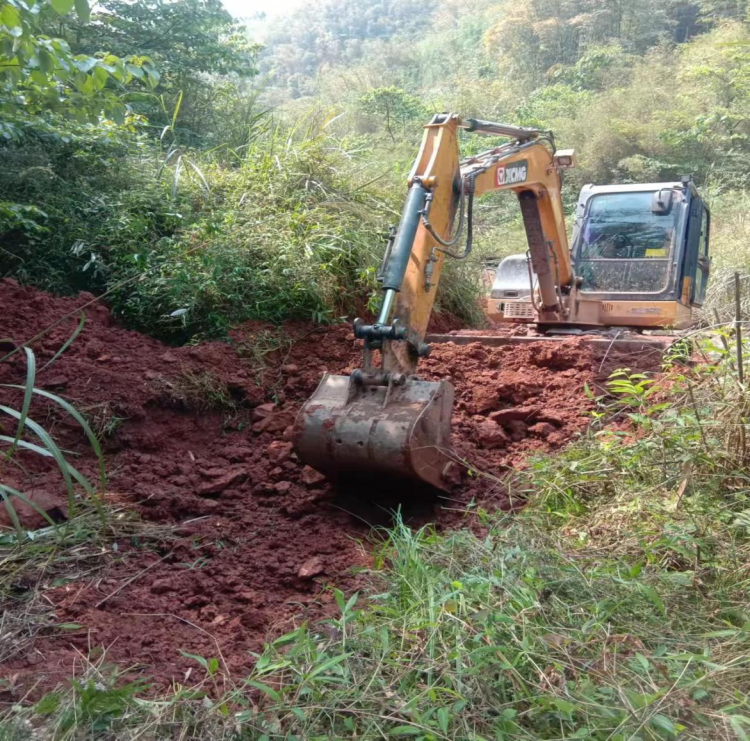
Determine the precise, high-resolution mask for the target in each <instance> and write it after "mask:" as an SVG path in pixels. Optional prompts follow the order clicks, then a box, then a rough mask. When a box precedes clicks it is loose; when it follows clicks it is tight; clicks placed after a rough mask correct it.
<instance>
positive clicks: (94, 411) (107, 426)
mask: <svg viewBox="0 0 750 741" xmlns="http://www.w3.org/2000/svg"><path fill="white" fill-rule="evenodd" d="M79 410H80V412H81V414H82V415H83V417H84V419H86V421H87V422H88V424H89V426H90V427H91V429H92V430H93V432H94V434H95V435H96V437H97V438H98V439H99V440H107V439H109V438H111V437H112V436H113V435H114V434H115V432H117V430H118V429H119V428H120V427H121V425H122V423H123V422H125V421H126V420H127V417H121V416H119V414H118V413H117V410H116V409H115V408H114V407H113V405H112V404H111V403H110V402H108V401H104V402H101V403H100V404H93V405H91V406H83V407H81V406H79Z"/></svg>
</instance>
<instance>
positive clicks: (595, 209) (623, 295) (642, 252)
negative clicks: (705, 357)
mask: <svg viewBox="0 0 750 741" xmlns="http://www.w3.org/2000/svg"><path fill="white" fill-rule="evenodd" d="M709 227H710V212H709V210H708V208H707V207H706V205H705V203H704V202H703V199H702V198H701V197H700V195H699V193H698V191H697V190H696V188H695V186H694V185H693V183H692V182H691V181H689V180H685V181H682V182H672V183H649V184H636V185H608V186H602V185H587V186H585V187H584V188H583V190H582V191H581V195H580V198H579V200H578V206H577V209H576V222H575V229H574V232H573V241H572V259H573V265H574V267H575V272H576V275H577V276H578V277H579V280H580V287H579V291H580V293H579V295H580V299H581V301H582V302H592V301H594V302H600V303H601V304H602V306H603V309H604V311H602V318H603V319H604V321H602V324H604V325H605V326H607V325H608V326H634V327H649V326H650V327H673V328H676V329H681V328H684V327H687V326H690V325H691V324H692V323H693V316H692V309H693V308H694V307H699V306H701V305H702V304H703V302H704V300H705V295H706V285H707V282H708V274H709V271H710V265H711V260H710V256H709Z"/></svg>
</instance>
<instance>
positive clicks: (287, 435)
mask: <svg viewBox="0 0 750 741" xmlns="http://www.w3.org/2000/svg"><path fill="white" fill-rule="evenodd" d="M281 437H283V438H284V440H294V425H289V427H286V428H285V429H284V432H283V433H282V435H281Z"/></svg>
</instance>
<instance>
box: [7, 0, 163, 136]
mask: <svg viewBox="0 0 750 741" xmlns="http://www.w3.org/2000/svg"><path fill="white" fill-rule="evenodd" d="M73 5H74V2H73V0H70V2H68V0H32V1H31V2H28V3H26V2H23V1H22V0H3V1H2V3H0V111H2V112H3V114H4V115H5V117H6V122H5V123H4V124H0V134H1V135H2V136H3V137H4V138H6V139H8V138H13V137H15V136H18V135H19V133H20V132H19V126H18V119H24V118H27V117H29V116H31V117H34V116H42V115H49V114H63V115H65V116H69V117H72V118H75V119H76V120H78V121H81V122H92V121H96V120H97V119H98V118H99V116H100V115H104V116H106V117H109V118H114V119H116V120H119V121H123V120H124V118H125V114H126V112H127V108H126V105H125V103H124V101H123V99H122V92H123V91H124V89H125V86H126V85H127V84H128V83H129V82H131V81H132V80H134V79H137V80H140V81H142V82H143V83H145V85H146V87H147V89H148V88H151V89H152V88H153V87H154V86H155V85H156V84H157V83H158V81H159V73H158V72H157V71H156V68H155V67H154V66H153V64H152V62H151V60H150V59H149V58H148V57H144V56H140V57H136V56H133V55H126V56H123V57H122V58H120V57H117V56H115V55H113V54H110V53H106V54H98V53H93V52H92V53H90V54H77V53H74V52H73V51H71V48H70V46H69V45H68V43H67V42H66V41H65V40H64V39H61V38H55V37H52V36H49V35H47V34H46V33H45V26H49V25H52V23H53V21H56V20H57V18H58V16H62V15H64V14H66V13H69V12H70V11H71V10H72V9H73ZM75 7H76V12H77V14H78V17H79V20H87V19H88V17H89V8H88V2H87V0H76V2H75ZM98 51H99V50H98V49H97V52H98Z"/></svg>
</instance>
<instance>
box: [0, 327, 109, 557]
mask: <svg viewBox="0 0 750 741" xmlns="http://www.w3.org/2000/svg"><path fill="white" fill-rule="evenodd" d="M84 321H85V319H84V317H82V318H81V323H80V324H79V327H78V329H77V330H76V331H75V332H74V334H73V335H72V336H71V338H70V339H69V340H68V341H67V342H66V343H65V344H64V345H63V346H62V347H61V348H60V350H59V351H58V352H57V353H56V354H55V355H54V356H53V357H52V358H51V359H50V360H49V361H48V362H47V363H46V364H45V365H44V367H43V368H41V369H40V370H44V369H45V368H47V367H49V366H50V365H51V364H52V363H53V362H54V361H55V360H56V359H57V357H59V355H61V354H62V353H63V352H64V351H65V350H66V349H67V347H68V346H69V345H70V343H71V342H72V341H73V340H74V339H75V337H76V336H77V335H78V333H79V332H80V330H81V329H82V327H83V323H84ZM7 342H10V341H9V340H8V341H7ZM23 352H24V355H25V358H26V378H25V381H24V383H23V384H22V385H21V384H8V383H6V384H0V387H2V388H4V389H5V390H6V392H11V394H12V393H13V392H15V394H16V395H18V394H19V392H22V394H23V397H22V402H21V403H20V404H15V405H13V406H9V405H8V404H0V414H2V415H3V416H4V417H6V418H10V420H12V427H14V428H15V431H14V432H13V434H1V435H0V448H2V453H0V455H1V456H2V457H1V458H0V474H2V478H3V483H0V497H2V503H3V508H4V510H5V511H6V512H7V514H8V516H9V518H10V521H11V522H12V523H13V527H14V528H15V532H16V540H17V542H18V543H22V542H24V541H25V540H26V538H27V537H31V535H30V534H29V533H27V532H26V530H25V529H24V527H23V525H22V523H21V519H20V518H19V515H18V512H17V511H16V510H17V506H18V505H19V504H23V505H25V506H26V507H27V508H28V509H29V510H30V511H31V512H33V513H36V514H37V515H39V516H40V517H41V518H42V519H43V520H44V521H46V522H47V523H48V524H49V525H50V526H51V527H52V529H53V530H55V529H56V527H57V523H56V522H55V520H53V519H52V517H51V516H50V515H49V514H48V513H47V512H46V511H45V510H43V509H41V508H40V507H39V506H38V505H37V504H36V502H35V501H34V500H33V497H30V496H29V495H27V494H26V493H24V492H22V491H19V489H17V488H16V486H17V484H15V481H14V479H15V477H14V476H12V475H11V474H10V473H9V472H8V470H9V469H11V468H18V469H19V470H20V471H23V470H24V466H23V462H22V461H23V459H24V456H28V455H31V456H40V457H42V458H46V459H49V460H50V461H51V462H54V464H55V467H56V469H57V471H58V472H59V474H60V476H61V478H62V483H63V486H64V488H65V491H66V494H67V515H66V519H67V518H73V517H75V515H76V509H77V506H78V497H79V492H81V491H82V492H83V493H84V495H85V498H86V499H87V500H88V502H89V503H90V504H93V506H94V507H95V508H96V510H97V512H98V513H99V515H100V517H101V518H102V519H103V518H104V510H103V509H102V506H101V501H100V494H101V493H100V492H97V491H96V489H95V487H94V486H93V485H92V484H91V482H90V481H89V480H88V479H87V478H86V476H84V475H83V474H81V473H80V471H78V470H77V469H76V468H75V467H74V466H73V465H72V464H71V463H70V461H69V460H68V457H67V456H66V454H65V453H64V452H63V451H62V450H61V449H60V447H59V445H58V444H57V442H55V440H54V438H53V437H52V435H51V434H50V433H49V432H48V431H47V430H46V429H45V428H44V426H43V425H41V424H39V422H37V421H36V420H35V419H34V418H32V417H31V411H32V402H33V401H34V400H35V399H36V400H42V401H47V402H51V404H52V406H54V407H57V408H58V409H59V410H61V411H62V412H64V413H65V414H66V415H69V416H70V417H71V418H72V419H73V420H74V421H75V423H76V424H77V425H79V426H80V427H81V430H82V432H83V433H84V435H85V436H86V438H87V439H88V442H89V443H90V445H91V447H92V449H93V450H94V452H95V454H96V456H97V458H98V459H99V469H100V470H99V473H100V484H101V485H102V486H103V485H104V484H105V475H104V459H103V457H102V451H101V448H100V446H99V441H98V439H97V437H96V435H95V434H94V433H93V431H92V429H91V427H90V426H89V424H88V422H87V421H86V420H85V419H84V418H83V416H82V415H81V414H80V412H79V411H78V410H77V409H76V408H75V407H73V406H72V405H71V404H70V403H69V402H68V401H66V400H65V399H63V398H61V397H59V396H57V395H55V394H51V393H49V392H48V391H44V390H42V389H39V388H36V386H35V383H36V376H37V373H38V371H37V363H36V356H35V354H34V352H33V350H31V348H29V347H24V348H23ZM13 354H14V353H7V354H6V355H5V356H4V357H3V358H0V362H3V361H5V362H8V361H9V359H10V358H11V357H12V356H13ZM2 429H3V430H4V429H5V428H4V427H3V428H2Z"/></svg>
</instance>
